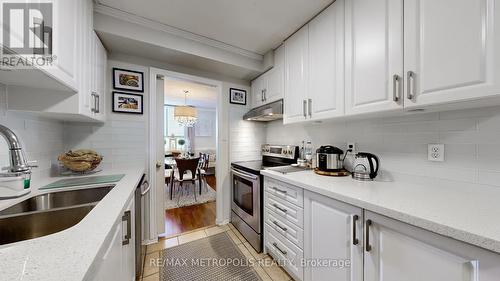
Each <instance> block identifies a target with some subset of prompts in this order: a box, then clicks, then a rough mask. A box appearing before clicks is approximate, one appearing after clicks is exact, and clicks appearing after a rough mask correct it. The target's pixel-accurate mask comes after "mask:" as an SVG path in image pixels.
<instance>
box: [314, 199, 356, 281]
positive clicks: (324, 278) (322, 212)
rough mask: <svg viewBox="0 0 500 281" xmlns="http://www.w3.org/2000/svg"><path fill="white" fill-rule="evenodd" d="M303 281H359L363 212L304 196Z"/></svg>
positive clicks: (344, 205) (347, 206) (341, 203)
mask: <svg viewBox="0 0 500 281" xmlns="http://www.w3.org/2000/svg"><path fill="white" fill-rule="evenodd" d="M304 222H305V225H304V262H305V265H306V266H305V269H304V273H305V274H304V280H314V281H329V280H335V281H362V280H363V238H362V224H363V223H362V222H363V210H362V209H361V208H357V207H354V206H351V205H348V204H345V203H343V202H340V201H337V200H334V199H330V198H327V197H325V196H321V195H319V194H317V193H313V192H309V191H306V192H305V200H304Z"/></svg>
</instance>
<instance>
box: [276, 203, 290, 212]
mask: <svg viewBox="0 0 500 281" xmlns="http://www.w3.org/2000/svg"><path fill="white" fill-rule="evenodd" d="M273 206H274V207H275V208H276V209H278V210H280V211H282V212H283V213H286V212H288V210H287V209H283V208H281V207H280V206H278V204H273Z"/></svg>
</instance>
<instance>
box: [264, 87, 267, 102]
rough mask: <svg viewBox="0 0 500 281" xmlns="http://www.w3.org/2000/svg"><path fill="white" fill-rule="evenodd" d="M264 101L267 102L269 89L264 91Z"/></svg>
mask: <svg viewBox="0 0 500 281" xmlns="http://www.w3.org/2000/svg"><path fill="white" fill-rule="evenodd" d="M264 101H267V89H264Z"/></svg>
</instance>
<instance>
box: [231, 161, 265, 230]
mask: <svg viewBox="0 0 500 281" xmlns="http://www.w3.org/2000/svg"><path fill="white" fill-rule="evenodd" d="M231 181H232V182H231V189H232V200H231V209H232V210H233V212H235V213H236V214H237V215H238V216H239V217H240V218H241V219H242V220H244V221H245V222H246V223H247V224H248V225H249V226H250V227H251V228H252V229H253V230H255V232H257V233H260V231H261V229H260V212H261V211H260V176H258V175H253V174H250V173H247V172H244V171H241V170H238V169H235V168H232V169H231Z"/></svg>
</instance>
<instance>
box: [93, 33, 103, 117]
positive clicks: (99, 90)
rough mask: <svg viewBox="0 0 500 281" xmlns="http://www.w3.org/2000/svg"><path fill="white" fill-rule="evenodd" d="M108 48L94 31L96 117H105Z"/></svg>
mask: <svg viewBox="0 0 500 281" xmlns="http://www.w3.org/2000/svg"><path fill="white" fill-rule="evenodd" d="M106 63H107V54H106V49H104V46H103V45H102V43H101V40H100V39H99V37H97V35H96V34H95V33H94V59H93V68H92V69H93V70H94V73H93V91H92V92H93V93H94V95H95V103H94V118H96V119H99V120H104V119H105V109H106V107H105V102H106V98H105V94H106V65H107V64H106Z"/></svg>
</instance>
